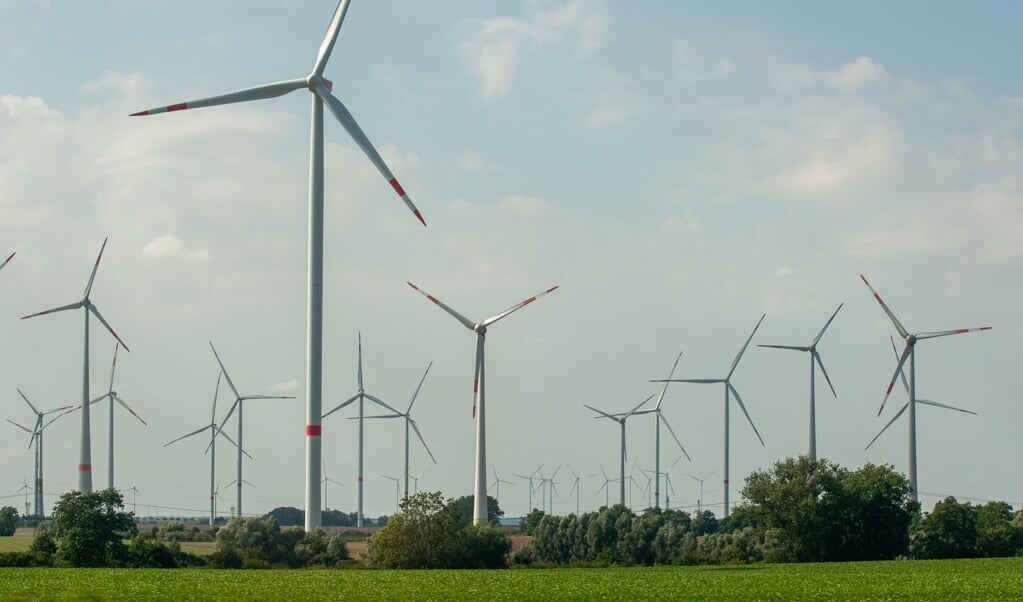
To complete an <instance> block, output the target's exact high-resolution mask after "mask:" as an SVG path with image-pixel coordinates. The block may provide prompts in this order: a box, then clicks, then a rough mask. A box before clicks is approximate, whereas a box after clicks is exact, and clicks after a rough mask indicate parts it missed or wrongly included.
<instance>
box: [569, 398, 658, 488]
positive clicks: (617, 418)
mask: <svg viewBox="0 0 1023 602" xmlns="http://www.w3.org/2000/svg"><path fill="white" fill-rule="evenodd" d="M653 398H654V396H653V395H651V396H650V397H647V398H646V399H644V400H643V401H641V402H639V403H638V404H636V407H634V408H632V409H631V410H629V411H628V412H626V413H624V414H608V413H607V412H605V411H604V410H598V409H597V408H595V407H593V406H588V405H586V404H585V403H584V404H583V405H584V406H586V407H587V408H589V409H591V410H593V411H594V412H596V413H598V414H600V416H594V418H610V419H611V420H614V421H615V422H617V423H618V425H619V426H620V427H621V429H622V453H621V457H620V458H619V462H618V466H619V468H620V473H621V480H620V482H619V484H618V487H619V492H618V502H619V503H620V504H621V505H623V506H624V505H625V459H626V455H627V454H626V452H625V421H626V420H628V419H629V416H632V415H633V414H635V413H636V410H638V409H639V408H640V407H641V406H642V405H643V404H645V403H646V402H648V401H650V400H651V399H653ZM602 469H603V467H602ZM605 478H606V475H605Z"/></svg>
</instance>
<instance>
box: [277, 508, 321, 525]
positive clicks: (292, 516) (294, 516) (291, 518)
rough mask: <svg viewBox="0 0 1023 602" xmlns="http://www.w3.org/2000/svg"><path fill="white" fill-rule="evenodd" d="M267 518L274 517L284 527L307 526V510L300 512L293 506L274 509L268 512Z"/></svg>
mask: <svg viewBox="0 0 1023 602" xmlns="http://www.w3.org/2000/svg"><path fill="white" fill-rule="evenodd" d="M265 516H267V517H269V516H272V517H274V518H275V519H277V524H279V525H281V526H282V527H292V526H301V525H304V524H305V510H300V509H298V508H295V507H292V506H281V507H279V508H274V509H273V510H271V511H270V512H267V513H266V515H265ZM321 516H322V515H321Z"/></svg>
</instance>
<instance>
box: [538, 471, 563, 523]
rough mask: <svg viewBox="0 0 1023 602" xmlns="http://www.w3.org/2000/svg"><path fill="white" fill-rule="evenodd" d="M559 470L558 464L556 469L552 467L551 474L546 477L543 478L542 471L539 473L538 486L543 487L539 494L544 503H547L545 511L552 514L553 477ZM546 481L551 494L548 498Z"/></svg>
mask: <svg viewBox="0 0 1023 602" xmlns="http://www.w3.org/2000/svg"><path fill="white" fill-rule="evenodd" d="M559 470H561V466H560V465H559V466H558V467H557V468H556V469H554V473H553V474H551V476H550V477H547V478H544V476H543V472H541V473H540V487H542V488H543V493H542V494H541V495H542V496H543V500H544V503H546V505H547V508H546V509H545V510H546V512H547V513H548V514H552V515H553V514H554V492H555V483H554V477H555V476H557V474H558V471H559ZM548 483H550V484H551V496H550V498H549V499H548V497H547V484H548ZM541 505H543V504H541Z"/></svg>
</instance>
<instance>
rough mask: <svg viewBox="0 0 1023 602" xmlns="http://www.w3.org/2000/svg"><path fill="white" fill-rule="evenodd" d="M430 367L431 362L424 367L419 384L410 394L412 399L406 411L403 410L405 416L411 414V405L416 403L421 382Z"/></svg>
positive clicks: (421, 385)
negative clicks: (424, 370)
mask: <svg viewBox="0 0 1023 602" xmlns="http://www.w3.org/2000/svg"><path fill="white" fill-rule="evenodd" d="M432 367H433V362H430V364H429V365H428V366H427V367H426V372H423V378H421V379H419V384H418V385H417V386H416V390H415V391H414V392H413V393H412V399H409V402H408V409H407V410H405V413H406V414H408V413H410V412H412V404H414V403H415V402H416V397H418V396H419V389H421V388H423V381H425V380H426V375H427V374H429V373H430V368H432Z"/></svg>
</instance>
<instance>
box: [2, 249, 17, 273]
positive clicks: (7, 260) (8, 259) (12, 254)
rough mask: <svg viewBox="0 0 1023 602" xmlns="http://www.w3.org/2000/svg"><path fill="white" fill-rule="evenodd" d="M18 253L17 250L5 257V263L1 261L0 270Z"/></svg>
mask: <svg viewBox="0 0 1023 602" xmlns="http://www.w3.org/2000/svg"><path fill="white" fill-rule="evenodd" d="M16 254H17V251H15V252H14V253H11V254H10V255H8V256H7V259H5V260H4V262H3V263H0V270H2V269H4V266H5V265H7V264H8V262H10V261H11V259H13V258H14V256H15V255H16Z"/></svg>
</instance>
